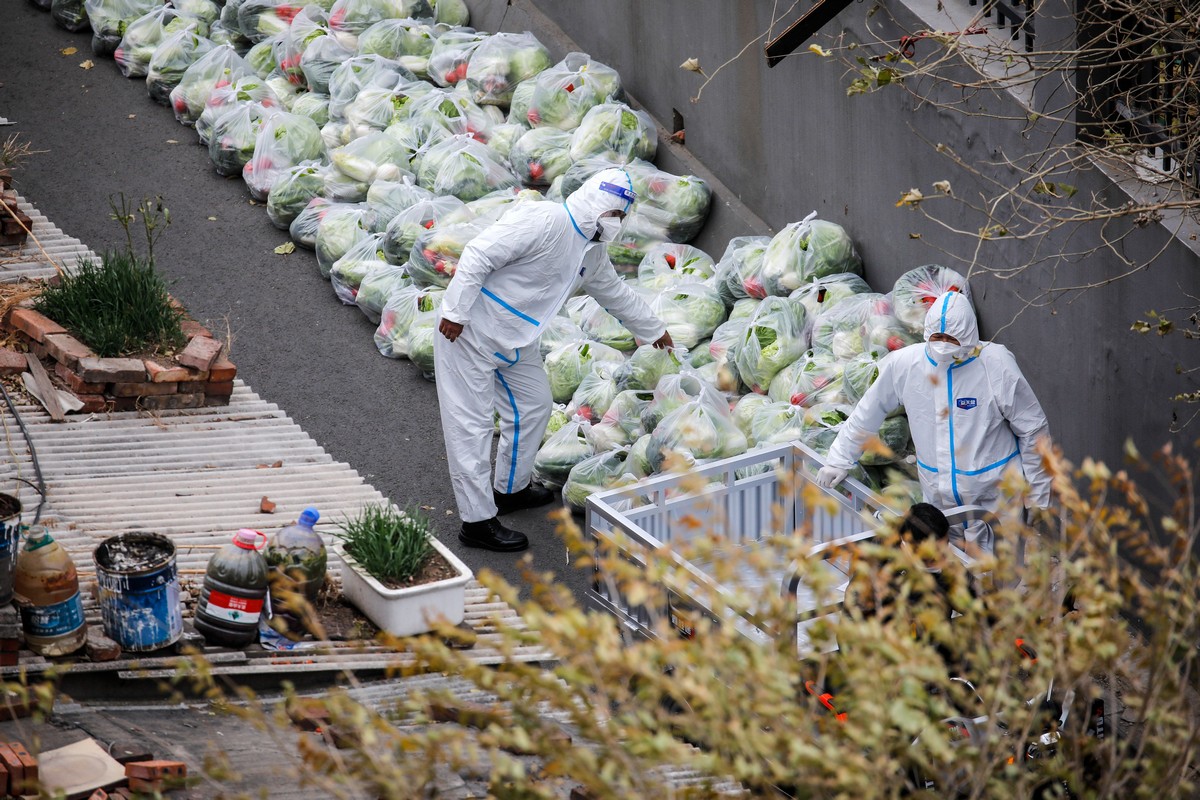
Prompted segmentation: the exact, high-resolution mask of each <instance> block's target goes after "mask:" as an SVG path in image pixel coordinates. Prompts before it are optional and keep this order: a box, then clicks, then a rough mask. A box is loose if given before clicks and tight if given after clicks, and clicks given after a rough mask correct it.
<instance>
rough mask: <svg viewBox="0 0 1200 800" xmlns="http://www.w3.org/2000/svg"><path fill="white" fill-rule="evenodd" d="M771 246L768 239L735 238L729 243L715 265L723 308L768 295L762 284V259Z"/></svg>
mask: <svg viewBox="0 0 1200 800" xmlns="http://www.w3.org/2000/svg"><path fill="white" fill-rule="evenodd" d="M770 243H771V239H770V237H768V236H736V237H734V238H733V239H730V240H729V245H728V246H727V247H726V248H725V253H724V254H723V255H722V256H721V260H720V261H718V262H717V274H716V277H715V280H714V282H715V283H716V285H717V291H719V292H720V293H721V297H722V299H724V300H725V304H726V305H732V304H733V303H735V302H737V301H738V300H744V299H746V298H753V299H755V300H761V299H762V298H764V297H766V296H767V293H766V291H765V290H764V289H763V284H762V259H763V254H764V253H765V252H766V251H767V245H768V244H770Z"/></svg>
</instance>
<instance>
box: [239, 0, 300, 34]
mask: <svg viewBox="0 0 1200 800" xmlns="http://www.w3.org/2000/svg"><path fill="white" fill-rule="evenodd" d="M300 9H301V6H299V5H294V4H293V3H292V2H291V0H243V2H242V4H241V5H240V6H238V14H237V21H238V27H239V28H240V29H241V31H242V35H243V36H245V37H246V38H247V39H249V40H250V41H251V42H253V43H255V44H258V43H259V42H261V41H263V40H264V39H270V38H271V37H273V36H280V35H283V34H286V33H287V32H288V28H289V27H290V26H291V24H292V18H293V17H295V16H296V14H297V13H298V12H299V11H300Z"/></svg>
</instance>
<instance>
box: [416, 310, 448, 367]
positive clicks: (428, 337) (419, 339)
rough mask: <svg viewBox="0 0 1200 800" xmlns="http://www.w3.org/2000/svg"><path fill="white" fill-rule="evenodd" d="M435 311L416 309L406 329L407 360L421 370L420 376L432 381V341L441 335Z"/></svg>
mask: <svg viewBox="0 0 1200 800" xmlns="http://www.w3.org/2000/svg"><path fill="white" fill-rule="evenodd" d="M437 322H438V320H437V312H436V311H418V312H417V315H416V317H415V318H414V319H413V321H412V325H411V326H410V327H409V329H408V360H409V361H411V362H413V364H415V365H416V367H417V369H419V370H420V371H421V377H422V378H424V379H425V380H427V381H432V380H434V378H435V375H434V366H435V365H434V356H433V342H434V337H436V336H441V334H440V333H438V329H437Z"/></svg>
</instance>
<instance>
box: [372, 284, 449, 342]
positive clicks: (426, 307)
mask: <svg viewBox="0 0 1200 800" xmlns="http://www.w3.org/2000/svg"><path fill="white" fill-rule="evenodd" d="M441 304H442V290H441V289H422V288H421V287H419V286H401V287H400V288H399V289H397V290H395V291H394V292H392V294H391V296H390V297H389V298H388V301H387V304H386V305H384V307H383V311H382V312H381V316H380V320H379V327H378V328H377V329H376V330H375V347H376V348H377V349H378V350H379V352H380V353H381V354H382V355H384V356H387V357H388V358H408V352H409V348H408V342H409V334H410V333H411V332H412V325H413V321H414V320H416V318H417V315H418V314H421V313H432V312H435V311H437V309H438V308H440V307H441Z"/></svg>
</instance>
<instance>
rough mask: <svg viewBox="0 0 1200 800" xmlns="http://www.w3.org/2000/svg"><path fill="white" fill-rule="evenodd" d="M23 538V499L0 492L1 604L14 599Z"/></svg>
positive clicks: (4, 604) (3, 604)
mask: <svg viewBox="0 0 1200 800" xmlns="http://www.w3.org/2000/svg"><path fill="white" fill-rule="evenodd" d="M20 538H21V501H20V500H18V499H17V498H15V497H13V496H12V495H8V494H3V493H0V606H6V605H8V604H9V603H11V602H12V599H13V572H14V571H16V568H17V550H18V549H19V547H20Z"/></svg>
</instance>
